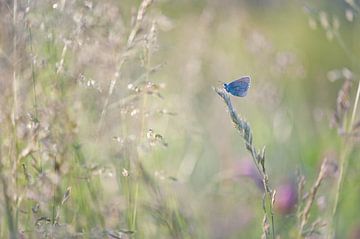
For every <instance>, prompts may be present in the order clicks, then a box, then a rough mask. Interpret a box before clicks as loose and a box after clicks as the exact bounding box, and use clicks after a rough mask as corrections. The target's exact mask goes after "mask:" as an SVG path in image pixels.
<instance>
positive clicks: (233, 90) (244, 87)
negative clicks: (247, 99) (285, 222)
mask: <svg viewBox="0 0 360 239" xmlns="http://www.w3.org/2000/svg"><path fill="white" fill-rule="evenodd" d="M250 80H251V79H250V76H243V77H241V78H240V79H237V80H234V81H232V82H230V83H229V84H226V83H224V89H225V90H226V91H227V92H228V93H230V94H232V95H234V96H239V97H244V96H246V93H247V91H248V89H249V88H250Z"/></svg>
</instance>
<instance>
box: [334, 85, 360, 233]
mask: <svg viewBox="0 0 360 239" xmlns="http://www.w3.org/2000/svg"><path fill="white" fill-rule="evenodd" d="M359 98H360V81H359V82H358V88H357V93H356V97H355V103H354V108H353V111H352V115H351V120H350V123H349V124H348V125H347V127H346V133H345V137H346V135H348V134H349V133H350V131H351V130H352V127H353V124H354V121H355V116H356V111H357V106H358V103H359ZM343 148H344V149H343V151H342V153H341V156H340V169H339V170H340V172H339V177H338V181H337V185H336V192H335V201H334V207H333V210H332V218H333V220H334V221H333V224H334V225H333V229H332V230H333V231H332V232H331V234H330V237H333V236H335V233H336V230H335V220H336V217H337V215H336V214H337V211H338V208H339V200H340V195H341V191H342V188H343V182H344V177H345V175H346V171H347V165H348V162H347V160H346V158H348V156H349V154H350V153H351V151H352V149H353V144H352V143H351V142H350V141H348V140H347V138H345V142H344V147H343Z"/></svg>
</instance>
